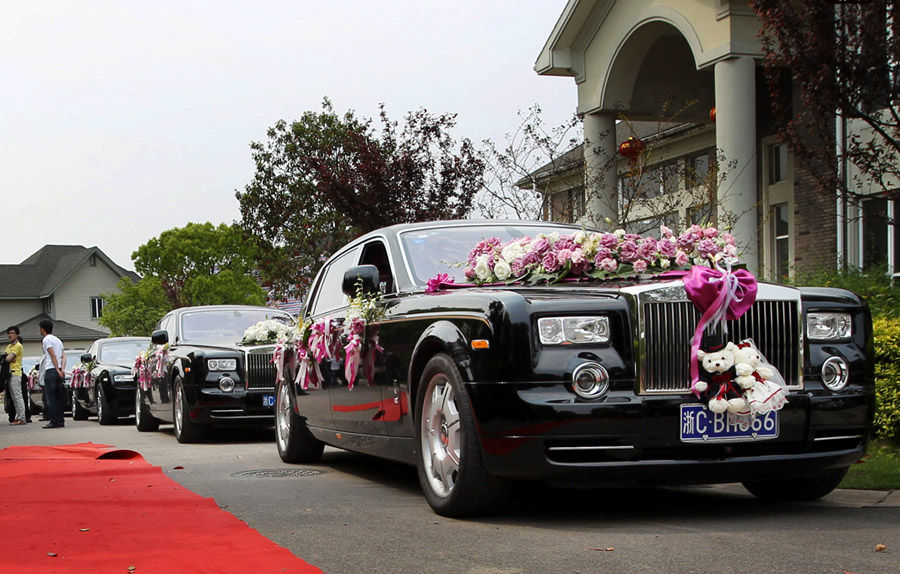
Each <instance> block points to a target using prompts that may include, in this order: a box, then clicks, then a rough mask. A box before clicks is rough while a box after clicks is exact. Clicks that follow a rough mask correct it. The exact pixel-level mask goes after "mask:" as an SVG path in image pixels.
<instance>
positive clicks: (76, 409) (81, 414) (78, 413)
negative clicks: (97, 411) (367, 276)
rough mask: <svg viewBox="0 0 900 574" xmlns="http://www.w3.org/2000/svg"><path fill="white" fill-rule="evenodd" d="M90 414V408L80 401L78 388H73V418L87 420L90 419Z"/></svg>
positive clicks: (74, 419)
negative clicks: (82, 404)
mask: <svg viewBox="0 0 900 574" xmlns="http://www.w3.org/2000/svg"><path fill="white" fill-rule="evenodd" d="M88 415H90V413H89V412H88V410H87V409H86V408H84V407H83V406H81V403H79V402H78V391H77V390H76V389H72V420H73V421H86V420H87V419H88Z"/></svg>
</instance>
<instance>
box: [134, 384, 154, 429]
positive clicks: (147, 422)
mask: <svg viewBox="0 0 900 574" xmlns="http://www.w3.org/2000/svg"><path fill="white" fill-rule="evenodd" d="M149 411H150V409H148V408H147V407H146V406H145V405H144V399H143V394H142V392H141V387H140V385H138V386H137V388H135V389H134V426H135V427H137V430H139V431H140V432H153V431H157V430H159V419H158V418H156V417H154V416H153V415H151V414H150V412H149Z"/></svg>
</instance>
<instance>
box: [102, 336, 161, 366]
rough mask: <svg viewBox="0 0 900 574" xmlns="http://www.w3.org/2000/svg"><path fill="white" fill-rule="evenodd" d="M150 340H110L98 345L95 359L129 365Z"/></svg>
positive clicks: (107, 362) (112, 363)
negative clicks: (98, 349)
mask: <svg viewBox="0 0 900 574" xmlns="http://www.w3.org/2000/svg"><path fill="white" fill-rule="evenodd" d="M148 343H150V340H149V339H147V340H146V341H140V340H137V341H110V342H108V343H103V344H101V345H100V351H99V353H98V355H99V356H98V357H97V361H98V362H100V363H106V364H109V365H123V366H126V367H130V366H131V365H132V364H133V363H134V358H135V357H136V356H137V355H138V353H140V352H141V351H143V350H144V349H146V348H147V345H148Z"/></svg>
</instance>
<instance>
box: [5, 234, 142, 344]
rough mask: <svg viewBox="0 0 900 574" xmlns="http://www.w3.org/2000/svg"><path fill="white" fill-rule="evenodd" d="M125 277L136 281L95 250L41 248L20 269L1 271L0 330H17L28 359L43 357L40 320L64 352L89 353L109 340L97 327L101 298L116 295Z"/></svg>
mask: <svg viewBox="0 0 900 574" xmlns="http://www.w3.org/2000/svg"><path fill="white" fill-rule="evenodd" d="M123 277H127V278H129V279H131V280H133V281H137V280H138V279H139V277H138V275H137V274H136V273H134V272H133V271H128V270H127V269H124V268H122V267H120V266H119V265H117V264H116V263H115V262H113V261H112V260H111V259H110V258H109V257H108V256H107V255H106V254H105V253H103V251H101V250H100V249H99V248H97V247H83V246H81V245H45V246H44V247H42V248H41V249H39V250H38V251H36V252H35V253H34V254H32V255H31V256H30V257H28V258H27V259H25V261H23V262H21V263H19V264H18V265H14V264H13V265H0V327H2V328H3V329H6V327H8V326H11V325H17V326H18V327H19V330H20V331H21V337H22V341H23V343H24V346H25V354H26V355H39V354H41V335H40V333H39V332H38V323H39V322H40V321H42V320H44V319H50V320H51V321H53V326H54V329H53V334H54V335H57V336H58V337H59V338H60V339H62V341H63V344H64V345H65V346H66V348H67V349H87V348H88V347H89V346H90V345H91V343H92V342H93V341H94V340H96V339H99V338H101V337H106V336H108V333H109V330H108V329H106V328H105V327H103V326H101V325H100V324H99V323H98V322H97V320H98V319H99V318H100V317H101V316H102V315H103V296H102V294H103V293H110V292H117V291H118V290H119V289H118V286H117V284H118V282H119V280H120V279H122V278H123Z"/></svg>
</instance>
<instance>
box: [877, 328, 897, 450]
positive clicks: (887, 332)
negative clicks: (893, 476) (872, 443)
mask: <svg viewBox="0 0 900 574" xmlns="http://www.w3.org/2000/svg"><path fill="white" fill-rule="evenodd" d="M872 327H873V329H874V331H875V432H876V433H877V434H878V436H879V437H881V438H887V439H892V438H896V437H898V436H900V319H894V318H888V317H880V318H878V319H876V320H875V321H874V322H873V325H872Z"/></svg>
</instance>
